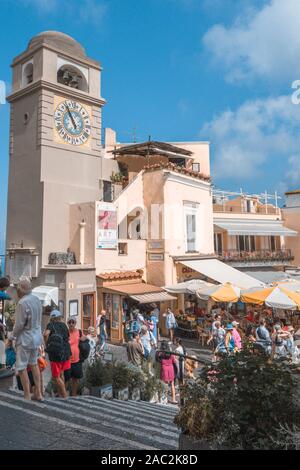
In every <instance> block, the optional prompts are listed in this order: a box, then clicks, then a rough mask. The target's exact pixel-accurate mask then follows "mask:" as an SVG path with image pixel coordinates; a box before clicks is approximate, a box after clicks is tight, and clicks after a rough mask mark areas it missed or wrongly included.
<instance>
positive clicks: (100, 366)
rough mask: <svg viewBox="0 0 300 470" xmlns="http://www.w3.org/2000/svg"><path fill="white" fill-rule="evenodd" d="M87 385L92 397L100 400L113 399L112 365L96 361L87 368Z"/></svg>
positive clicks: (99, 360) (98, 359)
mask: <svg viewBox="0 0 300 470" xmlns="http://www.w3.org/2000/svg"><path fill="white" fill-rule="evenodd" d="M85 385H86V386H87V388H88V389H89V390H90V395H92V396H96V397H100V398H107V399H112V398H113V388H112V365H111V363H109V362H103V361H102V360H101V359H100V358H97V359H95V361H93V362H92V363H91V364H89V365H88V366H87V368H86V373H85Z"/></svg>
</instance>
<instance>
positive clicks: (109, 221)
mask: <svg viewBox="0 0 300 470" xmlns="http://www.w3.org/2000/svg"><path fill="white" fill-rule="evenodd" d="M97 248H100V249H104V250H105V249H106V250H116V249H117V248H118V224H117V211H116V209H115V207H114V205H113V204H111V203H99V204H98V205H97Z"/></svg>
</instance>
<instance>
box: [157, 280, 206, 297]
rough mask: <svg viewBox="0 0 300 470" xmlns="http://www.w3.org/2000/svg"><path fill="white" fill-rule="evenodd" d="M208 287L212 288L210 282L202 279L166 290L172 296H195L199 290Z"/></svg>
mask: <svg viewBox="0 0 300 470" xmlns="http://www.w3.org/2000/svg"><path fill="white" fill-rule="evenodd" d="M208 286H211V284H210V283H209V282H205V281H202V280H201V279H190V280H189V281H185V282H179V283H178V284H172V285H171V286H165V287H164V289H165V290H166V291H167V292H170V293H171V294H195V293H196V291H197V290H198V289H201V288H202V287H208Z"/></svg>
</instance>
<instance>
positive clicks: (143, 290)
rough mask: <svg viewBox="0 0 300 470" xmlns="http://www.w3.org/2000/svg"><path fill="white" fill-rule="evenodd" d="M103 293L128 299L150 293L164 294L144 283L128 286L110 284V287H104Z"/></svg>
mask: <svg viewBox="0 0 300 470" xmlns="http://www.w3.org/2000/svg"><path fill="white" fill-rule="evenodd" d="M103 289H104V290H105V291H109V292H112V293H116V294H124V295H127V296H129V297H131V296H132V295H140V294H152V293H161V292H164V291H163V289H161V287H157V286H152V285H151V284H147V283H146V282H135V283H128V284H115V285H114V284H112V285H110V286H104V287H103Z"/></svg>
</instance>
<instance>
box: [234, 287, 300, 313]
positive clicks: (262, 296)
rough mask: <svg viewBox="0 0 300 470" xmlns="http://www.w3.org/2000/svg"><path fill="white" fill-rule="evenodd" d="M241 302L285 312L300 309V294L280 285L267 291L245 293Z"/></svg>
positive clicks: (259, 290)
mask: <svg viewBox="0 0 300 470" xmlns="http://www.w3.org/2000/svg"><path fill="white" fill-rule="evenodd" d="M241 301H242V302H245V303H250V304H256V305H263V304H265V305H267V306H268V307H272V308H278V309H285V310H295V309H297V308H298V309H300V294H298V293H297V292H293V291H290V290H289V289H287V288H286V287H282V286H278V285H277V286H273V287H266V288H265V289H258V290H253V289H251V290H250V291H243V292H242V295H241Z"/></svg>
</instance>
